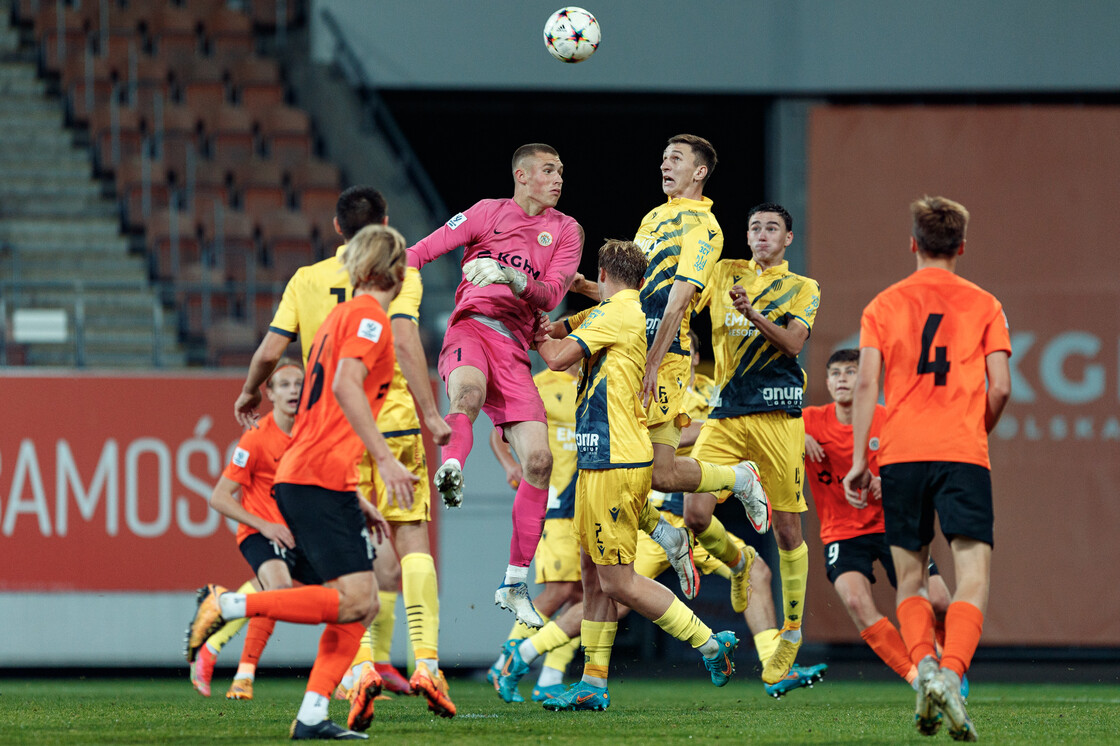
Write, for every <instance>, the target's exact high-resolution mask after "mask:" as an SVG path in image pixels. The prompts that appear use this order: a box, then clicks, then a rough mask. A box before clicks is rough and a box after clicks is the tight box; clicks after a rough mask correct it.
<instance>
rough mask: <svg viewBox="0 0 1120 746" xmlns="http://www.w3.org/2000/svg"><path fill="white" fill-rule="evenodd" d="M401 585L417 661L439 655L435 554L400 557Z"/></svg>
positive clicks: (409, 635) (415, 553)
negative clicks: (433, 555) (433, 556)
mask: <svg viewBox="0 0 1120 746" xmlns="http://www.w3.org/2000/svg"><path fill="white" fill-rule="evenodd" d="M401 587H402V588H403V590H404V608H405V612H406V613H407V614H408V637H409V639H410V640H411V641H412V653H413V655H414V656H415V657H416V659H417V660H420V659H432V658H434V659H438V658H439V586H438V584H437V583H436V563H435V560H433V559H432V555H430V554H423V553H421V552H412V553H411V554H406V555H405V556H403V557H401Z"/></svg>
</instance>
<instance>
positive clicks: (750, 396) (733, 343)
mask: <svg viewBox="0 0 1120 746" xmlns="http://www.w3.org/2000/svg"><path fill="white" fill-rule="evenodd" d="M734 285H741V286H742V287H743V289H744V290H746V292H747V297H748V298H750V301H751V305H752V306H754V307H755V309H757V310H758V311H759V312H760V313H762V314H763V315H765V316H766V318H768V319H769V320H770V321H772V322H774V323H775V324H777V325H778V326H782V327H788V326H789V325H790V324H804V325H805V327H806V328H807V329H809V330H810V331H811V330H812V328H813V321H814V320H815V319H816V317H817V306H818V305H819V304H820V296H821V289H820V285H819V284H817V281H816V280H812V279H810V278H808V277H802V276H801V275H797V274H794V273H793V272H790V271H789V262H782V263H781V264H779V265H778V266H775V267H770V268H769V269H767V270H765V271H762V269H761V268H760V267H759V266H758V265H757V264H755V262H754V260H753V259H750V260H747V259H724V260H723V261H721V262H719V263H718V264H717V265H716V268H715V271H714V272H713V273H712V279H711V282H709V283H708V287H707V288H705V289H704V293H703V295H702V296H701V298H700V302H699V304H698V308H704V307H705V306H709V307H710V308H711V313H712V350H713V354H714V355H715V359H716V370H715V377H716V384H717V385H718V386H719V390H718V392H717V394H716V396H715V399H714V401H713V402H712V412H711V414H710V417H711V418H712V419H717V420H718V419H724V418H727V417H738V416H740V415H744V414H755V413H758V412H775V411H784V412H787V413H788V414H790V415H793V416H795V417H796V416H800V415H801V405H802V401H803V399H804V394H805V372H804V371H803V370H801V366H799V365H798V364H797V358H793V357H789V356H787V355H784V354H783V353H782V352H781V351H780V350H778V348H777V347H775V346H774V345H772V344H771V343H770V342H769V341H767V339H766V337H764V336H762V335H761V334H759V332H758V330H757V329H755V328H754V325H752V324H751V323H750V322H748V321H747V317H746V316H744V315H743V314H741V313H739V312H738V311H737V310H735V307H734V306H733V305H732V304H731V296H730V291H731V288H732V286H734Z"/></svg>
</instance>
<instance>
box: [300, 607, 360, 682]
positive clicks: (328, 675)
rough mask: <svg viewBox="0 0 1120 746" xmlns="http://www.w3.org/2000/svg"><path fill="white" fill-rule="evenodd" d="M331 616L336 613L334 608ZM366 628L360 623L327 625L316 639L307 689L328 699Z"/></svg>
mask: <svg viewBox="0 0 1120 746" xmlns="http://www.w3.org/2000/svg"><path fill="white" fill-rule="evenodd" d="M335 615H336V616H337V615H338V612H337V610H336V612H335ZM365 631H366V628H365V627H364V626H362V623H361V622H350V623H349V624H328V625H327V626H326V629H324V630H323V634H322V636H321V637H320V638H319V655H317V656H315V665H314V666H312V667H311V675H310V676H309V677H308V679H307V691H309V692H315V693H316V694H320V695H322V696H324V697H326V698H327V699H330V696H331V694H332V693H333V692H334V688H335V687H336V686H338V682H340V681H342V677H343V676H345V675H346V672H347V670H349V668H350V661H352V660H354V654H355V653H357V652H358V648H359V647H360V646H361V643H362V634H363V633H364V632H365Z"/></svg>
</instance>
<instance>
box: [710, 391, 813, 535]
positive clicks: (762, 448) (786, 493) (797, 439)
mask: <svg viewBox="0 0 1120 746" xmlns="http://www.w3.org/2000/svg"><path fill="white" fill-rule="evenodd" d="M692 458H694V459H696V460H698V461H707V462H709V463H712V464H726V465H729V466H730V465H734V464H737V463H739V462H740V461H742V460H744V459H750V460H751V461H754V462H755V463H756V464H758V472H759V474H760V475H761V476H762V488H763V489H764V490H766V495H767V496H768V497H769V498H770V505H771V506H772V507H773V508H774V510H781V511H784V512H786V513H804V512H805V511H806V510H808V506H807V505H806V504H805V495H804V493H803V492H802V481H803V480H802V475H803V474H804V465H805V421H804V420H803V419H801V418H800V417H790V416H789V415H788V414H786V413H785V412H761V413H759V414H748V415H743V416H741V417H728V418H727V419H722V420H708V421H707V422H705V423H704V426H703V427H702V428H701V429H700V435H699V436H698V437H697V438H696V443H695V445H693V446H692ZM730 494H731V493H730V492H729V491H725V492H723V493H721V494H718V495H716V499H717V500H719V501H720V502H723V501H724V500H726V499H727V497H728V496H729V495H730Z"/></svg>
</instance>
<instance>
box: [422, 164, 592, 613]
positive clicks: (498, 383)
mask: <svg viewBox="0 0 1120 746" xmlns="http://www.w3.org/2000/svg"><path fill="white" fill-rule="evenodd" d="M563 173H564V165H563V163H561V162H560V156H559V154H558V153H557V152H556V150H555V149H554V148H552V147H551V146H548V145H544V144H541V143H533V144H530V145H522V146H521V147H520V148H518V149H517V151H516V152H515V153H514V154H513V180H514V190H513V197H512V198H510V199H485V200H482V201H481V202H478V203H477V204H475V205H474V206H473V207H471V208H469V209H468V210H466V211H464V212H461V213H459V214H458V215H456V216H454V217H453V218H451V219H450V220H448V221H447V223H446V224H444V225H443V226H442V227H440V228H439V229H438V230H436V231H435V232H434V233H432V234H431V235H430V236H428V237H427V238H425V239H423V240H422V241H420V242H419V243H417V244H416V245H415V246H412V247H410V248H409V250H408V263H409V266H412V267H417V268H419V267H423V266H424V265H425V264H427V263H428V262H430V261H432V260H433V259H436V258H437V257H440V256H442V255H443V254H446V253H447V252H449V251H451V250H452V249H454V248H456V247H457V246H462V247H463V248H464V253H463V281H462V282H461V283H459V287H458V289H457V290H456V291H455V310H454V311H453V312H452V314H451V319H450V320H449V321H448V325H447V334H446V335H445V336H444V339H443V349H442V351H441V352H440V355H439V374H440V377H441V378H442V379H443V380H444V382H445V383H446V384H447V398H448V400H449V401H450V402H451V411H450V413H449V414H448V415H447V417H446V418H445V419H446V420H447V424H448V425H450V426H451V440H450V441H449V442H448V444H447V445H446V446H444V447H443V449H442V453H441V461H442V465H441V466H440V467H439V470H437V471H436V475H435V485H436V489H437V490H439V492H440V494H441V495H442V496H443V500H444V503H445V504H446V505H447V506H448V507H457V506H459V505H461V504H462V502H463V465H464V464H465V463H466V460H467V455H468V454H469V453H470V451H471V447H472V445H473V441H474V436H473V430H472V425H473V423H474V420H475V418H477V417H478V413H479V411H484V412H486V414H487V415H488V416H489V417H490V419H491V420H492V421H493V422H494V425H495V426H496V427H500V428H502V430H503V433H504V435H505V438H506V440H508V441H509V443H510V445H511V446H512V447H513V450H514V453H516V454H517V458H518V461H520V462H521V466H522V470H523V478H522V480H521V484H520V485H519V486H518V488H517V494H516V496H515V497H514V500H513V538H512V540H511V541H510V552H509V554H510V559H509V566H508V567H507V568H506V574H505V578H504V580H503V582H502V585H501V586H499V588H498V590H497V591H496V592H495V594H494V603H496V604H498V605H499V606H501V607H502V608H506V609H510V610H511V611H513V612H514V613H515V614H516V615H517V618H518V619H519V620H521V621H522V622H524V623H525V624H526V625H528V626H529V627H534V628H536V627H540V626H542V625H543V623H544V622H543V620H542V619H541V617H540V615H539V614H538V613H537V611H536V609H534V608H533V604H532V601H531V600H530V599H529V588H528V585H527V584H526V579H527V577H528V573H529V563H530V562H531V561H532V559H533V554H534V552H536V549H537V542H538V541H539V540H540V536H541V526H542V524H543V522H544V515H545V512H546V509H547V503H548V481H549V477H550V475H551V473H552V454H551V452H550V451H549V446H548V425H547V419H546V417H545V412H544V404H543V403H542V402H541V397H540V394H539V393H538V392H537V387H536V384H534V383H533V377H532V370H531V368H530V364H529V352H528V351H529V345H530V343H531V342H532V340H533V331H534V328H535V327H536V323H537V315H538V312H540V311H546V312H547V311H551V310H552V309H553V308H555V307H556V306H557V304H559V302H560V300H561V299H562V298H563V297H564V294H565V293H566V292H567V291H568V286H569V285H570V284H571V281H572V278H573V276H574V275H575V273H576V271H577V269H578V267H579V259H580V253H581V251H582V249H583V229H582V228H581V227H580V226H579V223H577V222H576V221H575V220H573V219H572V218H570V217H569V216H567V215H565V214H564V213H562V212H559V211H558V210H556V209H555V208H556V203H557V201H558V200H559V199H560V190H561V188H562V186H563V184H564V179H563Z"/></svg>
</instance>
